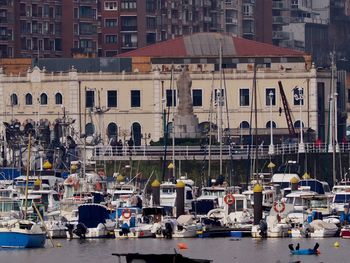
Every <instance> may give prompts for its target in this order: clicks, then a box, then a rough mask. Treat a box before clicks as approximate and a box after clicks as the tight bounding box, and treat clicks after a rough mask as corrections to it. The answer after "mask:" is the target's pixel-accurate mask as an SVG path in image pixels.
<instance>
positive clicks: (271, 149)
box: [269, 90, 275, 155]
mask: <svg viewBox="0 0 350 263" xmlns="http://www.w3.org/2000/svg"><path fill="white" fill-rule="evenodd" d="M269 99H270V135H271V138H270V145H269V155H273V154H275V147H274V145H273V125H272V99H273V92H272V90H271V91H270V93H269Z"/></svg>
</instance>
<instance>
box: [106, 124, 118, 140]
mask: <svg viewBox="0 0 350 263" xmlns="http://www.w3.org/2000/svg"><path fill="white" fill-rule="evenodd" d="M107 135H108V138H118V126H117V124H115V123H114V122H111V123H109V124H108V126H107Z"/></svg>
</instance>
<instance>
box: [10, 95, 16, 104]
mask: <svg viewBox="0 0 350 263" xmlns="http://www.w3.org/2000/svg"><path fill="white" fill-rule="evenodd" d="M10 100H11V105H12V106H15V105H18V97H17V95H16V94H15V93H12V94H11V96H10Z"/></svg>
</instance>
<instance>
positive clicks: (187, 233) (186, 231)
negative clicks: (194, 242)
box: [173, 215, 201, 238]
mask: <svg viewBox="0 0 350 263" xmlns="http://www.w3.org/2000/svg"><path fill="white" fill-rule="evenodd" d="M176 222H177V224H176V227H175V229H174V231H173V237H175V238H185V237H196V236H197V231H199V230H201V224H199V223H197V222H196V221H195V218H194V217H193V216H192V215H181V216H179V217H178V218H177V219H176Z"/></svg>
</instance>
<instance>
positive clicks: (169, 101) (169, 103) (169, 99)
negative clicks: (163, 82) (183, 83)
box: [166, 89, 176, 107]
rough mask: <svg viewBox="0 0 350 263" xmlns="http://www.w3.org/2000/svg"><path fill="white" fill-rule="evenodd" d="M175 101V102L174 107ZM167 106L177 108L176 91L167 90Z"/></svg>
mask: <svg viewBox="0 0 350 263" xmlns="http://www.w3.org/2000/svg"><path fill="white" fill-rule="evenodd" d="M173 95H174V97H173ZM173 101H174V105H173ZM166 106H167V107H172V106H174V107H176V90H170V89H168V90H166Z"/></svg>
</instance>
